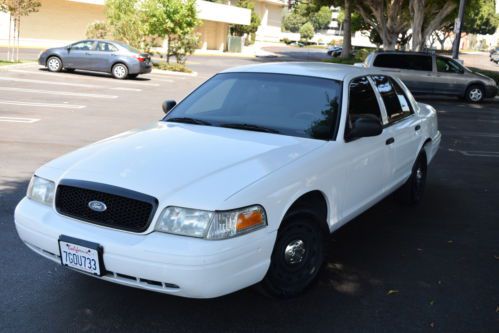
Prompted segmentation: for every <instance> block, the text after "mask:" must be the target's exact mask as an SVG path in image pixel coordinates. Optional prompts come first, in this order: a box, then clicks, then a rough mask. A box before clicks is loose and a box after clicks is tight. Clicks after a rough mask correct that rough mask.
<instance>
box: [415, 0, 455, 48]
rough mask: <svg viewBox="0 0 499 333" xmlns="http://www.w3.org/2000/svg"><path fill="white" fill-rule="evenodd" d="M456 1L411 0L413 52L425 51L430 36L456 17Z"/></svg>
mask: <svg viewBox="0 0 499 333" xmlns="http://www.w3.org/2000/svg"><path fill="white" fill-rule="evenodd" d="M456 8H457V3H456V0H430V1H428V0H409V12H410V14H411V30H412V50H413V51H421V50H422V49H424V47H425V44H426V41H427V39H428V38H429V36H430V35H431V34H432V33H433V32H434V31H435V30H437V29H440V28H442V27H443V26H444V25H446V24H448V22H449V21H450V20H452V19H453V18H454V17H455V13H454V9H456Z"/></svg>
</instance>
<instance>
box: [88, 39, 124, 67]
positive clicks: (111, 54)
mask: <svg viewBox="0 0 499 333" xmlns="http://www.w3.org/2000/svg"><path fill="white" fill-rule="evenodd" d="M117 52H118V48H116V46H114V45H113V44H111V43H107V42H98V43H97V47H96V48H95V50H93V51H91V52H90V57H91V60H90V70H93V71H99V72H109V71H111V65H112V63H113V61H114V58H116V55H117Z"/></svg>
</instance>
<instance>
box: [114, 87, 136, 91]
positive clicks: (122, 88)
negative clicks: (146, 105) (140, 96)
mask: <svg viewBox="0 0 499 333" xmlns="http://www.w3.org/2000/svg"><path fill="white" fill-rule="evenodd" d="M111 89H112V90H124V91H142V89H138V88H125V87H116V88H111Z"/></svg>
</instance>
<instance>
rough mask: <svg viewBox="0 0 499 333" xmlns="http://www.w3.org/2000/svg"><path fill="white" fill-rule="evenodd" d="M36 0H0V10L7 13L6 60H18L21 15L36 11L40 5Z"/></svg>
mask: <svg viewBox="0 0 499 333" xmlns="http://www.w3.org/2000/svg"><path fill="white" fill-rule="evenodd" d="M41 5H42V4H41V3H40V1H37V0H0V11H2V12H6V13H9V14H10V15H9V47H8V49H7V60H9V61H19V37H20V35H21V17H23V16H28V15H29V14H31V13H36V12H38V11H39V10H40V7H41Z"/></svg>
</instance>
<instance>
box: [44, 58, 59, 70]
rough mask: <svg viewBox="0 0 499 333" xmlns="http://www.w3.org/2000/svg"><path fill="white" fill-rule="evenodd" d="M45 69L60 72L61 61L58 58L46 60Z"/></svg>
mask: <svg viewBox="0 0 499 333" xmlns="http://www.w3.org/2000/svg"><path fill="white" fill-rule="evenodd" d="M47 68H48V70H49V71H51V72H60V71H62V61H61V59H60V58H59V57H56V56H52V57H50V58H48V59H47Z"/></svg>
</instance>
